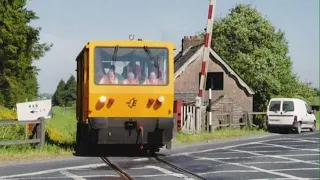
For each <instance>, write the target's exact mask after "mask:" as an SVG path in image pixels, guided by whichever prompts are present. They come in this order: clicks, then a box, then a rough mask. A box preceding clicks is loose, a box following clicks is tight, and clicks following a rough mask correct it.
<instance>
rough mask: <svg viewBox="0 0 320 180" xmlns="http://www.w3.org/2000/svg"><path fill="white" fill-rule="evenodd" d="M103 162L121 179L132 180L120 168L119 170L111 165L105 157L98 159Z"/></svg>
mask: <svg viewBox="0 0 320 180" xmlns="http://www.w3.org/2000/svg"><path fill="white" fill-rule="evenodd" d="M100 158H101V160H102V161H103V162H105V163H106V164H107V165H108V166H109V167H110V168H112V169H113V170H115V171H116V172H117V173H118V174H119V175H120V177H121V178H123V179H126V180H133V178H132V177H131V176H130V175H129V174H127V173H126V172H124V171H123V170H122V169H121V168H119V167H118V166H117V165H115V164H113V163H112V162H111V161H110V160H109V159H108V158H106V157H100Z"/></svg>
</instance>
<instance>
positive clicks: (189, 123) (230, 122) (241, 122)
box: [180, 105, 266, 133]
mask: <svg viewBox="0 0 320 180" xmlns="http://www.w3.org/2000/svg"><path fill="white" fill-rule="evenodd" d="M256 115H266V112H246V111H245V112H241V113H239V112H217V113H212V127H211V128H212V129H217V128H222V127H229V128H231V127H240V128H243V127H245V126H247V127H250V128H251V127H252V126H257V125H259V126H261V124H255V123H254V119H255V118H254V117H255V116H256ZM234 117H240V118H239V119H238V122H235V121H234ZM264 117H266V116H264ZM263 122H265V121H263ZM180 126H181V131H182V132H184V133H200V132H201V131H209V130H211V128H210V126H209V116H208V113H207V112H206V111H205V107H201V108H200V109H199V108H197V107H196V106H195V105H182V106H181V122H180Z"/></svg>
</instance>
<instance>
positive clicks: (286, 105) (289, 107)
mask: <svg viewBox="0 0 320 180" xmlns="http://www.w3.org/2000/svg"><path fill="white" fill-rule="evenodd" d="M282 111H284V112H290V111H291V112H292V111H294V104H293V102H292V101H283V104H282Z"/></svg>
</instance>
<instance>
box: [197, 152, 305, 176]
mask: <svg viewBox="0 0 320 180" xmlns="http://www.w3.org/2000/svg"><path fill="white" fill-rule="evenodd" d="M194 158H200V159H203V160H209V161H214V162H219V163H224V164H228V165H235V166H240V167H244V168H247V169H253V170H256V171H260V172H264V173H268V174H273V175H278V176H282V177H286V178H292V179H296V180H300V179H301V178H300V177H297V176H293V175H289V174H285V173H280V172H273V171H270V170H266V169H261V168H258V167H254V166H246V165H244V164H240V163H232V162H225V161H220V160H217V159H215V158H202V157H194Z"/></svg>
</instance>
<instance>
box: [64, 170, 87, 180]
mask: <svg viewBox="0 0 320 180" xmlns="http://www.w3.org/2000/svg"><path fill="white" fill-rule="evenodd" d="M59 173H61V174H62V175H65V176H67V177H68V178H72V179H75V180H86V179H85V178H83V177H81V176H77V175H75V174H72V173H70V172H68V171H65V170H63V171H59Z"/></svg>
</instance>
